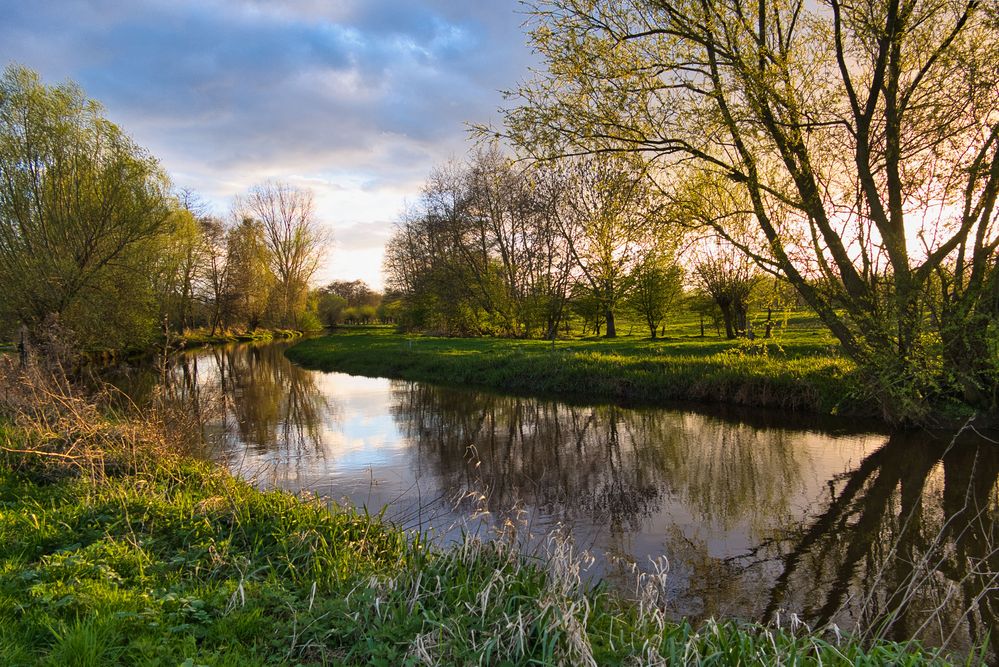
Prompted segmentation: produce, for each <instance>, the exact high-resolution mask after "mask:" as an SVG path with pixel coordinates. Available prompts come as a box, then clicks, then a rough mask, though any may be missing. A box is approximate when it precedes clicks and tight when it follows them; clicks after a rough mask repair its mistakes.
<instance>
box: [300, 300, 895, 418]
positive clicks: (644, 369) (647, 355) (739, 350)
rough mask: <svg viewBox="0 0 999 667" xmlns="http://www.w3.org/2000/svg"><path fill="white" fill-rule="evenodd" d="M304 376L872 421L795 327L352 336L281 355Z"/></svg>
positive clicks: (849, 367) (832, 364)
mask: <svg viewBox="0 0 999 667" xmlns="http://www.w3.org/2000/svg"><path fill="white" fill-rule="evenodd" d="M285 354H286V356H288V358H289V359H291V360H292V361H293V362H295V363H298V364H301V365H302V366H305V367H307V368H313V369H318V370H324V371H340V372H345V373H350V374H353V375H376V376H382V377H390V378H395V379H403V380H416V381H423V382H435V383H439V384H447V385H453V386H470V387H477V388H483V389H492V390H497V391H503V392H509V393H515V394H529V395H537V396H547V397H557V398H560V399H575V400H595V401H608V402H617V403H627V404H640V405H644V404H657V403H663V402H671V401H696V402H701V403H718V404H729V405H736V406H747V407H761V408H778V409H782V410H784V411H787V412H794V413H803V414H817V415H847V416H857V417H870V418H877V417H879V416H880V415H878V414H877V413H876V412H875V411H874V407H875V406H874V405H873V404H872V403H871V402H869V401H864V400H863V392H862V390H861V385H860V381H859V378H858V377H857V369H856V366H855V364H853V363H852V362H851V361H849V360H848V359H846V358H844V357H842V356H840V355H839V354H837V352H836V348H835V346H834V345H831V344H830V343H829V341H827V340H826V336H824V335H822V334H821V333H820V332H818V331H812V330H811V329H810V328H809V324H808V322H807V320H806V319H804V318H802V323H801V324H800V326H799V329H798V330H796V331H794V332H793V333H792V334H790V335H788V336H786V337H784V338H781V339H756V340H746V339H740V340H736V341H727V340H723V339H720V338H700V337H697V336H694V335H677V336H674V337H670V338H660V339H655V340H651V339H648V338H639V337H623V338H617V339H613V340H608V339H599V338H576V339H559V340H557V341H555V343H554V344H553V343H552V341H550V340H549V341H544V340H525V339H504V338H450V337H435V336H419V335H405V334H399V333H395V332H394V331H393V330H391V329H389V328H387V327H366V328H365V327H357V328H353V329H345V330H339V331H335V332H333V333H332V334H330V335H327V336H323V337H316V338H310V339H308V340H304V341H301V342H298V343H296V344H295V345H293V346H292V347H290V348H288V349H287V350H286V351H285Z"/></svg>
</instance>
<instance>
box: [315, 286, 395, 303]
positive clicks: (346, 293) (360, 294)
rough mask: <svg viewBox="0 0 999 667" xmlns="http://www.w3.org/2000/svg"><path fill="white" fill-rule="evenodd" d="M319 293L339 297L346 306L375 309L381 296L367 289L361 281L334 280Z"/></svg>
mask: <svg viewBox="0 0 999 667" xmlns="http://www.w3.org/2000/svg"><path fill="white" fill-rule="evenodd" d="M320 291H321V292H322V293H323V294H333V295H336V296H338V297H340V298H341V299H343V300H344V302H345V304H346V305H348V306H376V307H377V306H378V304H379V303H381V300H382V295H381V294H379V293H378V292H376V291H374V290H373V289H371V288H370V287H368V284H367V283H366V282H364V281H363V280H350V281H348V280H334V281H333V282H331V283H330V284H328V285H326V286H325V287H323V288H322V289H321V290H320Z"/></svg>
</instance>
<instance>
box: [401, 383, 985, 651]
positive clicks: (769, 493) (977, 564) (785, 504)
mask: <svg viewBox="0 0 999 667" xmlns="http://www.w3.org/2000/svg"><path fill="white" fill-rule="evenodd" d="M393 390H394V393H395V402H394V405H395V408H394V414H395V417H396V419H397V421H398V423H399V424H400V430H401V432H402V433H403V434H404V435H405V436H406V437H407V438H408V439H409V440H410V441H411V442H412V443H414V446H415V447H416V448H417V449H418V458H419V461H420V465H421V466H422V465H430V466H432V467H434V468H435V469H436V470H437V471H438V473H439V475H440V476H441V478H442V480H443V481H442V485H443V486H446V487H448V488H450V489H452V490H454V491H455V492H457V493H459V494H462V493H466V492H479V493H481V494H482V495H484V496H485V501H484V502H485V503H486V506H487V508H488V509H489V511H491V512H492V513H493V514H496V515H498V516H500V517H505V516H506V515H508V514H509V513H510V511H511V509H512V508H517V507H528V508H532V509H533V510H536V511H538V512H540V513H541V514H543V515H546V516H547V517H550V518H551V519H552V520H556V521H558V522H561V523H563V524H567V525H569V526H578V524H579V523H580V520H583V521H585V522H586V523H588V524H589V525H596V526H603V527H605V528H606V531H607V534H608V535H609V536H610V540H609V541H610V543H611V548H610V549H608V551H609V552H611V551H615V550H619V551H621V552H623V553H627V552H628V551H629V547H630V546H633V545H629V544H628V543H627V542H628V535H629V534H631V533H635V532H638V531H643V530H644V531H648V530H649V527H650V524H652V525H662V524H663V523H664V522H663V521H662V518H663V516H664V515H665V516H666V517H667V520H666V521H665V525H663V534H662V541H661V542H660V544H664V545H665V550H666V552H667V555H668V556H669V557H670V558H671V560H672V561H673V566H674V570H675V572H676V576H677V577H678V578H680V579H683V580H684V581H681V582H676V583H677V585H676V588H675V590H674V591H673V593H674V595H676V596H677V599H676V600H675V602H676V608H677V612H678V613H682V614H694V615H696V616H702V617H706V616H709V615H717V614H727V613H737V614H739V613H740V612H741V615H744V616H745V615H758V616H759V617H761V618H764V619H767V620H776V619H777V618H779V616H780V614H781V613H783V615H784V617H785V618H786V617H787V615H788V612H795V613H797V614H799V615H800V616H801V617H802V618H804V619H805V620H806V621H807V622H809V623H811V624H815V625H817V626H823V625H826V624H828V623H833V622H835V623H837V624H838V625H839V626H840V627H843V628H865V629H867V631H868V632H870V633H872V634H873V633H877V634H883V635H887V636H890V637H892V638H895V639H905V638H909V637H918V638H920V639H923V640H925V641H927V642H928V643H930V644H933V645H941V644H948V645H951V646H955V647H957V648H963V649H967V648H969V647H970V646H973V645H975V644H978V643H980V642H981V641H982V640H983V638H984V637H985V636H986V635H987V634H988V633H990V632H991V633H992V634H993V635H995V634H996V633H995V631H996V629H997V626H996V590H997V576H999V574H997V573H999V562H997V553H999V552H997V548H996V544H997V542H996V540H995V538H996V534H995V533H996V527H995V524H996V513H997V509H996V508H997V499H996V493H997V491H996V490H997V485H996V480H997V476H999V467H997V466H999V456H997V453H999V447H997V446H996V445H993V444H992V443H986V442H974V441H962V442H960V443H955V444H954V445H953V446H949V447H948V443H947V442H946V441H939V440H937V439H934V438H933V437H931V436H929V435H927V434H925V433H916V434H901V435H892V436H891V437H890V438H888V440H887V442H885V443H884V444H883V445H882V446H880V447H878V448H876V449H875V450H874V451H873V452H871V453H870V454H868V455H867V456H866V457H864V458H863V459H862V460H861V461H860V463H859V465H857V466H856V467H855V468H854V469H852V470H847V471H846V472H844V473H842V474H840V475H838V476H836V477H834V478H833V479H832V480H829V481H828V484H827V489H828V491H827V492H826V493H825V494H817V495H816V497H814V498H812V499H810V500H811V502H812V504H811V506H809V507H807V508H806V509H805V511H804V512H802V510H801V508H800V507H798V506H797V505H800V504H801V502H802V500H803V498H802V484H803V479H802V478H803V475H804V474H805V469H806V468H810V467H811V463H812V462H810V461H808V460H807V458H808V453H807V451H806V450H805V449H804V448H801V447H797V446H795V440H796V439H800V438H801V437H802V435H803V434H802V433H800V432H795V431H790V430H786V429H780V428H766V427H758V426H752V425H749V424H746V423H744V422H731V421H726V420H722V419H717V418H711V417H706V416H703V415H699V414H695V413H691V412H678V411H663V410H641V409H623V408H618V407H614V406H598V407H593V406H588V407H578V406H570V405H565V404H560V403H556V402H553V401H544V400H535V399H526V398H515V397H507V396H498V395H491V394H483V393H479V392H463V391H456V390H453V389H446V388H441V387H434V386H429V385H423V384H419V383H404V382H396V383H393ZM671 517H672V518H673V519H675V520H674V521H672V522H671V521H670V520H669V519H670V518H671ZM656 518H658V519H659V521H658V522H657V521H656V520H655V519H656ZM689 522H693V523H696V524H699V525H700V526H709V527H712V530H708V531H706V533H707V535H708V537H707V538H705V539H701V538H700V537H699V535H701V533H702V531H701V530H696V529H695V530H689V526H687V525H685V523H689ZM740 526H741V527H742V528H743V529H744V530H746V531H747V532H748V540H749V543H750V544H751V545H752V546H749V547H748V548H745V549H742V550H741V553H735V554H732V555H728V556H725V557H718V556H716V555H714V553H713V552H714V551H717V549H716V548H715V549H712V547H711V546H710V545H709V544H708V540H709V539H711V536H712V535H714V536H717V535H718V534H719V532H721V533H725V532H726V531H731V530H733V529H737V528H739V527H740ZM579 532H581V531H579ZM736 532H737V531H736ZM736 541H737V540H736ZM615 544H616V548H615V547H614V546H613V545H615ZM630 550H631V551H632V553H631V556H632V557H633V558H634V557H635V556H638V555H639V554H635V553H633V548H632V549H630ZM605 574H609V572H606V573H605ZM747 610H755V612H754V613H751V614H747V613H746V612H747ZM993 658H994V655H993Z"/></svg>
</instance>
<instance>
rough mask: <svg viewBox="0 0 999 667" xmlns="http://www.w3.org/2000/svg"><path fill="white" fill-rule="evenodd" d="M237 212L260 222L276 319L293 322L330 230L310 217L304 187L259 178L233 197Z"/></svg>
mask: <svg viewBox="0 0 999 667" xmlns="http://www.w3.org/2000/svg"><path fill="white" fill-rule="evenodd" d="M237 208H238V209H239V210H240V212H241V213H242V215H244V216H249V217H252V218H253V219H255V220H257V221H258V222H259V223H260V228H261V229H262V231H263V240H264V243H265V244H266V246H267V249H268V251H269V252H268V259H269V261H270V265H271V270H272V272H273V273H274V276H275V279H276V282H275V285H274V289H275V293H274V296H275V299H274V301H275V308H276V311H277V312H276V321H277V322H278V323H280V324H282V325H284V326H296V325H297V322H298V316H299V314H300V313H301V312H303V311H304V309H305V306H306V298H307V296H308V287H309V281H310V280H311V279H312V276H313V275H314V274H315V272H316V270H317V269H318V268H319V263H320V261H321V260H322V258H323V255H324V253H325V252H326V251H327V245H328V242H329V240H330V235H329V233H328V231H327V230H325V229H324V228H323V227H322V225H320V223H319V221H318V220H316V217H315V210H314V205H313V195H312V192H311V191H309V190H301V189H298V188H294V187H292V186H290V185H287V184H285V183H265V184H263V185H258V186H256V187H254V188H251V189H250V191H249V193H247V195H246V196H245V197H241V198H238V199H237Z"/></svg>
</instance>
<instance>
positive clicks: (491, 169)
mask: <svg viewBox="0 0 999 667" xmlns="http://www.w3.org/2000/svg"><path fill="white" fill-rule="evenodd" d="M669 216H670V211H669V207H668V200H667V199H666V198H665V197H663V195H662V193H661V192H660V191H659V190H658V189H657V188H655V187H654V183H653V182H652V181H651V179H650V178H649V177H648V174H647V173H645V172H644V169H643V166H642V165H641V164H639V163H636V162H635V161H632V160H625V159H620V158H616V157H607V156H586V157H579V158H575V159H571V160H570V159H564V160H560V161H547V162H531V161H517V160H514V159H511V158H510V157H508V156H507V155H506V154H505V153H504V152H503V151H502V150H501V149H500V148H499V147H498V145H496V144H492V145H490V146H488V147H486V148H480V149H479V150H477V151H475V152H473V153H472V154H471V155H470V156H469V157H468V159H467V160H465V161H463V162H457V161H452V162H451V163H448V164H446V165H444V166H441V167H439V168H437V169H435V170H434V172H433V173H432V174H431V176H430V177H429V179H428V180H427V183H426V184H425V186H424V188H423V191H422V194H421V197H420V200H419V202H418V203H417V205H416V206H414V207H413V208H412V209H411V210H409V211H408V212H407V213H406V214H404V215H403V217H402V219H401V220H400V221H399V222H398V223H397V225H396V229H395V232H394V234H393V236H392V238H391V240H390V241H389V243H388V244H387V246H386V255H385V266H384V268H385V275H386V281H387V289H388V291H387V293H386V299H387V302H386V303H391V304H393V307H394V310H393V316H394V318H395V319H396V320H397V321H398V322H399V324H400V325H401V326H403V327H405V328H410V329H420V330H429V331H435V332H439V333H443V334H447V335H461V334H464V335H483V334H491V335H500V336H514V337H542V338H553V337H556V336H558V335H561V334H567V333H569V332H570V331H571V330H572V327H573V326H576V327H581V329H582V332H583V333H593V334H596V335H604V336H606V337H615V336H616V335H617V328H618V318H619V315H620V313H622V312H625V313H627V314H628V316H629V317H630V318H631V319H632V320H636V319H637V320H638V321H640V322H641V325H642V326H644V327H645V328H646V329H647V331H648V332H649V335H650V337H652V338H657V337H659V336H661V335H664V332H665V324H666V320H667V317H668V316H670V315H673V314H675V313H677V312H679V311H680V310H681V309H685V308H693V309H694V310H696V311H697V312H700V313H701V314H702V316H704V317H706V318H707V319H709V320H710V321H711V322H713V323H715V324H717V325H718V326H719V327H722V326H723V328H724V331H725V335H726V336H727V337H728V338H735V337H736V336H737V335H740V334H746V333H747V332H748V331H749V329H750V327H751V322H750V320H749V309H750V305H751V304H752V303H757V304H760V305H761V307H763V308H767V307H768V306H769V309H770V310H769V313H770V318H768V320H767V324H764V327H763V331H761V334H762V335H767V336H768V335H770V333H771V330H772V327H773V323H774V322H775V321H776V320H775V319H774V317H773V315H774V309H775V308H777V309H784V308H786V307H788V306H790V305H792V304H793V303H794V297H793V294H792V290H790V289H789V288H788V285H787V283H786V281H781V280H776V281H775V280H773V279H771V280H767V278H766V277H765V276H764V274H763V273H762V272H760V271H759V270H757V269H756V267H755V266H754V265H753V264H752V263H751V262H748V261H746V260H745V259H744V258H743V256H742V255H741V254H740V253H738V252H737V248H736V247H735V246H733V245H732V244H730V243H728V242H727V241H725V240H724V239H720V238H719V237H718V236H717V235H714V234H712V235H707V236H706V235H704V234H703V233H699V231H698V230H697V229H695V228H693V227H691V226H689V225H678V224H674V223H673V222H672V220H671V219H670V217H669Z"/></svg>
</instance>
